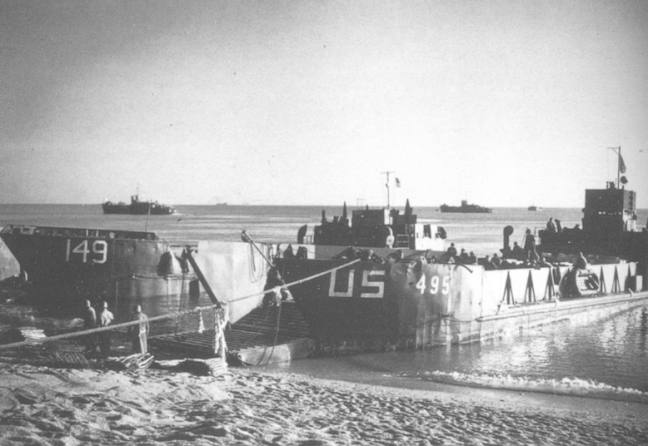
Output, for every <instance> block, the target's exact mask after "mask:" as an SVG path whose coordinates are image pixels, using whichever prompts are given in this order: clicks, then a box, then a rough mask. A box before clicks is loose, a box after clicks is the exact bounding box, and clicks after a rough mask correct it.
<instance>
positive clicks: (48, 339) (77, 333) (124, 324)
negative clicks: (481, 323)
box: [0, 259, 360, 350]
mask: <svg viewBox="0 0 648 446" xmlns="http://www.w3.org/2000/svg"><path fill="white" fill-rule="evenodd" d="M359 261H360V259H355V260H352V261H350V262H347V263H345V264H343V265H339V266H336V267H335V268H331V269H328V270H326V271H322V272H320V273H317V274H313V275H311V276H308V277H304V278H303V279H299V280H295V281H293V282H290V283H287V284H285V285H282V286H280V288H289V287H291V286H294V285H299V284H301V283H304V282H308V281H310V280H313V279H316V278H318V277H322V276H325V275H327V274H330V273H332V272H333V271H337V270H339V269H343V268H347V267H349V266H351V265H353V264H355V263H358V262H359ZM274 292H275V289H274V288H271V289H269V290H265V291H263V292H260V293H254V294H249V295H247V296H241V297H238V298H236V299H232V300H229V301H226V303H227V304H229V303H233V302H239V301H241V300H245V299H251V298H253V297H261V296H265V295H266V294H269V293H274ZM218 307H219V304H215V305H207V306H202V307H195V308H192V309H191V310H185V311H179V312H173V313H167V314H161V315H159V316H152V317H149V319H148V320H149V322H155V321H162V320H166V319H173V318H178V317H180V316H183V315H185V314H191V313H198V312H201V311H205V310H212V309H216V308H218ZM140 323H141V322H140V321H130V322H121V323H119V324H114V325H109V326H107V327H98V328H90V329H87V330H81V331H75V332H72V333H64V334H60V335H54V336H48V337H45V338H41V339H31V340H28V341H19V342H12V343H10V344H2V345H0V350H6V349H10V348H16V347H22V346H25V345H36V344H44V343H46V342H52V341H59V340H61V339H71V338H76V337H79V336H85V335H89V334H93V333H101V332H104V331H111V330H116V329H118V328H127V327H133V326H136V325H139V324H140Z"/></svg>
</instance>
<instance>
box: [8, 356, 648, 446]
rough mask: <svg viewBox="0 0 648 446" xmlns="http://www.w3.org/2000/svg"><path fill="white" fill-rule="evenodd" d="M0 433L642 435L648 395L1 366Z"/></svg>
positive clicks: (61, 437)
mask: <svg viewBox="0 0 648 446" xmlns="http://www.w3.org/2000/svg"><path fill="white" fill-rule="evenodd" d="M0 383H1V384H0V444H2V445H15V444H24V445H32V444H48V445H49V444H51V445H77V444H133V443H137V444H150V445H157V444H165V445H169V444H172V445H182V444H188V443H191V444H198V445H200V444H204V445H211V444H223V445H230V444H268V445H271V444H277V445H293V444H294V445H329V444H330V445H334V444H335V445H338V444H341V445H345V444H385V445H387V444H420V445H427V444H479V445H490V444H492V445H496V444H497V445H500V444H582V445H592V444H606V445H607V444H624V445H628V444H637V445H638V444H646V443H648V405H645V404H640V403H630V402H619V401H610V400H602V399H593V398H581V397H566V396H556V395H543V394H534V393H522V392H510V391H499V390H498V391H494V390H488V389H474V388H468V387H457V386H449V385H444V384H438V385H435V386H432V387H431V386H430V385H429V383H420V385H417V384H412V382H410V384H409V385H406V386H401V387H389V386H381V385H374V384H370V383H351V382H345V381H341V380H327V379H320V378H314V377H312V376H308V375H303V374H293V373H286V372H281V371H269V370H261V371H260V370H258V369H245V368H230V369H229V370H228V371H227V372H226V373H224V374H220V375H219V376H194V375H191V374H188V373H172V372H169V371H165V370H154V369H149V370H146V371H143V372H137V373H128V372H113V371H100V370H72V369H54V368H48V367H35V366H29V365H16V364H2V365H1V366H0Z"/></svg>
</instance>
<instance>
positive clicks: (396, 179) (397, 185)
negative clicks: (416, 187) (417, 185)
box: [394, 177, 400, 187]
mask: <svg viewBox="0 0 648 446" xmlns="http://www.w3.org/2000/svg"><path fill="white" fill-rule="evenodd" d="M394 180H395V181H396V187H400V180H399V179H398V177H395V178H394Z"/></svg>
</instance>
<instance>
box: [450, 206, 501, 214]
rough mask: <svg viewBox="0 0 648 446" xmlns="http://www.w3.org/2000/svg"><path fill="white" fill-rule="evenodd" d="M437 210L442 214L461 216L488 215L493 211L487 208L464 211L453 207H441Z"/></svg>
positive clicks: (464, 209)
mask: <svg viewBox="0 0 648 446" xmlns="http://www.w3.org/2000/svg"><path fill="white" fill-rule="evenodd" d="M439 210H440V211H441V212H443V213H461V214H490V213H492V212H493V211H492V210H491V209H487V208H480V209H477V208H475V209H472V208H470V209H466V208H462V207H454V206H445V207H444V206H442V207H440V208H439Z"/></svg>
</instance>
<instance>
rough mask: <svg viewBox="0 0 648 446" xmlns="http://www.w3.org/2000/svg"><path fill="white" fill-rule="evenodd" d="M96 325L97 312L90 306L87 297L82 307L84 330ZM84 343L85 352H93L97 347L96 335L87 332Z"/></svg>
mask: <svg viewBox="0 0 648 446" xmlns="http://www.w3.org/2000/svg"><path fill="white" fill-rule="evenodd" d="M96 327H97V313H96V312H95V309H94V308H92V304H91V303H90V300H89V299H86V301H85V308H84V309H83V328H85V329H86V330H91V329H93V328H96ZM85 344H86V349H85V352H86V353H90V354H92V353H94V352H95V350H96V348H97V343H96V335H94V334H89V335H87V336H86V338H85Z"/></svg>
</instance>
